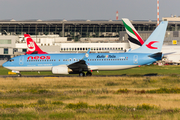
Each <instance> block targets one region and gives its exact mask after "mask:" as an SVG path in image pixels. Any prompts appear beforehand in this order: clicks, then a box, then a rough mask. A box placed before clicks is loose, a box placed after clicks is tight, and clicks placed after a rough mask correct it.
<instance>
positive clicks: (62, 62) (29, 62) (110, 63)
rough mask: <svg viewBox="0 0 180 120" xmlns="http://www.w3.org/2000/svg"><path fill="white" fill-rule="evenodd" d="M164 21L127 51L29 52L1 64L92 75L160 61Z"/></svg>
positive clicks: (18, 67) (11, 68)
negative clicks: (138, 44)
mask: <svg viewBox="0 0 180 120" xmlns="http://www.w3.org/2000/svg"><path fill="white" fill-rule="evenodd" d="M167 24H168V22H167V21H163V22H161V24H160V25H159V26H158V27H157V28H156V30H155V31H154V32H153V33H152V34H151V36H150V37H149V38H148V40H146V42H145V43H144V44H143V45H142V47H140V48H138V49H135V50H132V51H129V52H127V53H90V49H89V50H88V52H87V53H76V54H31V55H21V56H16V57H14V58H12V59H10V60H9V61H7V62H6V63H4V64H3V67H5V68H7V69H10V70H12V71H13V72H16V73H19V76H20V72H21V71H52V73H53V74H69V73H77V74H79V76H85V73H84V72H87V73H86V76H91V75H92V73H91V71H92V70H121V69H128V68H133V67H137V66H139V65H147V64H151V63H153V62H155V61H157V60H161V58H162V53H161V48H162V44H163V41H164V36H165V32H166V28H167Z"/></svg>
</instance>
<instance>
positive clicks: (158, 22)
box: [157, 0, 159, 26]
mask: <svg viewBox="0 0 180 120" xmlns="http://www.w3.org/2000/svg"><path fill="white" fill-rule="evenodd" d="M158 25H159V0H157V26H158Z"/></svg>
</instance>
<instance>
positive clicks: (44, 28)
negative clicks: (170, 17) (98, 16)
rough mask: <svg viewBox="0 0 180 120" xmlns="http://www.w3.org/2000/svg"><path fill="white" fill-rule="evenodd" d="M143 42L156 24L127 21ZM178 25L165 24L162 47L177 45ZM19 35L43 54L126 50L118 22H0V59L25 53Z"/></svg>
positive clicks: (152, 22) (24, 47)
mask: <svg viewBox="0 0 180 120" xmlns="http://www.w3.org/2000/svg"><path fill="white" fill-rule="evenodd" d="M131 22H132V24H133V25H134V27H135V28H136V29H137V31H138V32H139V33H140V35H141V36H142V38H143V39H144V40H146V39H147V38H148V37H149V35H150V34H151V32H152V31H153V30H154V29H155V28H156V21H131ZM179 31H180V21H170V22H169V24H168V28H167V32H166V38H165V44H179V43H180V42H179V41H180V39H179V38H180V37H179V35H180V32H179ZM23 34H30V35H31V36H32V38H33V40H34V41H35V42H36V43H37V44H38V45H39V46H40V47H41V48H42V49H43V50H45V51H47V52H53V51H54V52H62V51H63V52H67V51H86V50H87V49H88V48H91V50H92V51H95V52H99V51H100V52H101V51H106V50H125V49H128V48H129V44H128V42H127V40H128V36H127V34H126V32H125V28H124V25H123V23H122V21H120V20H115V21H112V20H109V21H105V20H99V21H92V20H75V21H67V20H54V21H42V20H29V21H15V20H7V21H0V59H4V58H6V59H9V58H10V57H11V56H13V55H14V53H15V52H26V51H27V47H26V43H25V40H24V38H23ZM173 40H175V42H172V41H173Z"/></svg>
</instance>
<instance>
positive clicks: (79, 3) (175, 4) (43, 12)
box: [0, 0, 180, 20]
mask: <svg viewBox="0 0 180 120" xmlns="http://www.w3.org/2000/svg"><path fill="white" fill-rule="evenodd" d="M156 3H157V0H0V20H6V19H15V20H29V19H41V20H54V19H66V20H82V19H83V20H115V19H116V11H117V10H118V11H119V19H121V18H123V17H126V18H129V19H131V20H156V7H157V6H156ZM179 5H180V0H160V19H162V17H170V16H171V14H173V15H177V16H180V7H179Z"/></svg>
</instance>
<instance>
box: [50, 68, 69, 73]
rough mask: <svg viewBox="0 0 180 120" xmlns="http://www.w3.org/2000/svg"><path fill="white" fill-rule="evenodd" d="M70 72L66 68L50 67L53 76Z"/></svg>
mask: <svg viewBox="0 0 180 120" xmlns="http://www.w3.org/2000/svg"><path fill="white" fill-rule="evenodd" d="M70 71H71V69H69V68H68V67H67V66H55V67H52V73H53V74H69V72H70Z"/></svg>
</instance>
